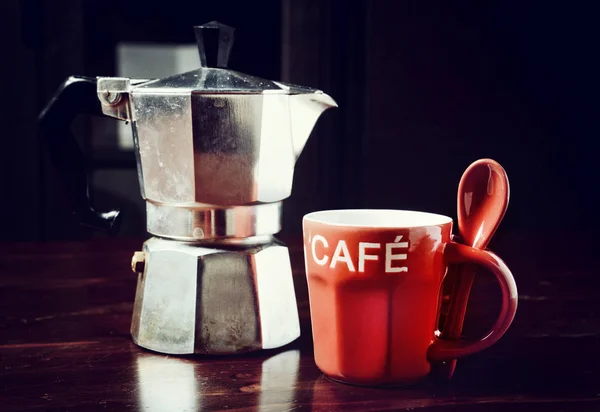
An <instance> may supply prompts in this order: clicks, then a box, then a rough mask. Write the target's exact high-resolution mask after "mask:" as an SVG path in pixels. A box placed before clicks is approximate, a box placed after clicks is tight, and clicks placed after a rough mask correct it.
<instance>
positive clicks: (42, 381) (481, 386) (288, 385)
mask: <svg viewBox="0 0 600 412" xmlns="http://www.w3.org/2000/svg"><path fill="white" fill-rule="evenodd" d="M593 235H594V234H593V233H587V234H586V233H573V232H571V233H562V234H561V233H548V234H526V233H502V232H499V233H498V235H497V236H496V238H495V239H494V240H493V242H492V244H491V245H490V247H491V248H492V249H493V250H494V251H495V252H497V253H498V254H499V255H500V256H502V257H503V258H504V260H505V261H506V262H507V264H508V265H509V266H510V267H511V269H512V270H513V272H514V275H515V278H516V280H517V283H518V286H519V295H520V303H519V309H518V313H517V317H516V318H515V321H514V323H513V326H512V327H511V329H510V330H509V332H508V333H507V335H506V336H505V337H504V338H503V339H501V340H500V342H499V343H498V344H496V345H495V346H494V347H492V348H490V349H488V350H487V351H485V352H482V353H479V354H476V355H473V356H471V357H469V358H466V359H463V360H460V361H459V363H458V366H457V371H456V374H455V376H454V378H453V379H452V381H450V382H446V383H444V382H437V381H436V380H435V379H433V378H431V379H427V380H425V381H424V382H422V383H421V384H419V385H415V386H412V387H407V388H395V389H376V388H363V387H355V386H349V385H344V384H339V383H334V382H332V381H330V380H328V379H327V378H325V377H323V375H322V374H321V373H320V372H319V370H318V369H317V368H316V366H315V364H314V362H313V358H312V341H311V336H310V335H311V334H310V316H309V310H308V309H309V308H308V301H307V290H306V283H305V280H304V272H303V259H302V254H301V253H302V252H301V248H299V243H298V241H297V239H292V240H291V241H288V244H291V245H292V247H291V249H292V262H293V265H294V268H295V270H294V275H295V281H296V288H297V295H298V300H299V307H300V312H301V322H302V336H301V337H300V338H299V339H298V340H297V341H295V342H293V343H292V344H290V345H289V346H288V347H285V348H281V349H279V350H272V351H265V352H261V353H254V354H251V355H243V356H232V357H204V356H202V357H174V356H165V355H161V354H156V353H151V352H148V351H146V350H143V349H141V348H139V347H137V346H136V345H135V344H134V343H133V342H132V341H131V339H130V335H129V322H130V316H131V311H132V302H133V298H134V292H135V281H136V279H135V276H134V275H133V274H132V273H131V271H130V269H129V262H130V258H131V254H132V252H133V251H134V250H136V249H138V248H139V246H140V242H139V241H133V240H119V241H116V240H95V241H88V242H79V243H74V242H72V243H68V242H65V243H46V244H43V243H4V244H1V245H0V410H1V411H97V410H98V411H113V410H114V411H129V410H132V411H142V410H143V411H184V410H185V411H196V410H259V411H287V410H314V411H337V410H353V411H375V410H435V411H484V410H485V411H505V410H506V411H532V410H535V411H598V410H600V378H599V377H598V370H599V369H600V356H599V355H598V350H599V349H600V339H599V336H600V335H599V334H600V316H599V311H598V309H599V307H598V304H597V294H598V291H599V290H600V289H599V288H598V286H600V282H599V281H598V277H599V276H600V275H599V274H598V270H597V264H596V263H597V252H596V250H597V247H596V245H595V243H594V242H593V241H592V240H593ZM497 302H498V296H497V290H496V288H495V285H494V283H493V282H492V281H491V276H489V275H487V274H485V273H482V274H478V277H477V280H476V284H475V288H474V291H473V295H472V300H471V301H470V307H469V314H468V317H467V322H466V330H465V334H466V335H467V336H471V337H472V336H475V335H477V334H478V333H481V332H482V331H485V329H486V327H487V326H489V324H490V322H491V321H492V319H493V317H494V316H495V314H496V311H497V309H498V308H497V305H496V304H497Z"/></svg>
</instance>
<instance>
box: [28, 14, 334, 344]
mask: <svg viewBox="0 0 600 412" xmlns="http://www.w3.org/2000/svg"><path fill="white" fill-rule="evenodd" d="M195 33H196V39H197V43H198V50H199V54H200V62H201V67H200V68H199V69H198V70H194V71H190V72H187V73H183V74H177V75H174V76H171V77H167V78H163V79H158V80H148V79H128V78H115V77H98V78H94V79H92V78H85V77H70V78H69V79H67V81H65V82H64V83H63V85H62V86H61V88H60V89H59V90H58V92H57V93H56V94H55V96H54V97H53V98H52V101H51V102H50V103H49V104H48V106H47V107H46V108H45V109H44V111H43V112H42V114H41V115H40V125H41V129H42V131H43V134H44V136H46V139H47V140H48V143H49V144H48V145H47V147H48V150H49V151H50V153H51V155H52V158H53V160H54V163H55V165H56V166H57V167H58V169H59V171H60V172H61V174H62V179H63V180H64V181H65V183H66V184H67V187H68V189H69V190H68V191H69V193H70V195H71V198H72V201H73V205H74V209H75V212H76V213H77V214H78V216H79V218H80V220H81V222H82V224H84V225H87V226H90V227H93V228H95V229H100V230H105V231H109V232H115V231H117V230H118V223H119V218H120V215H119V211H118V210H114V211H109V212H98V211H96V210H94V208H93V207H92V206H91V203H90V200H89V196H88V184H87V178H86V175H85V171H84V170H85V164H84V163H83V157H82V155H81V152H80V150H79V148H78V146H77V144H76V143H75V140H74V139H73V138H72V136H71V137H69V135H70V132H69V124H70V121H71V120H72V119H73V118H74V117H75V116H76V115H78V114H81V113H86V112H87V113H92V114H104V115H108V116H112V117H115V118H117V119H121V120H125V121H128V122H130V123H131V129H132V135H133V141H134V146H135V154H136V157H137V170H138V177H139V183H140V188H141V194H142V197H143V198H144V199H145V200H146V215H147V216H146V218H147V231H148V232H149V233H151V234H152V235H154V236H155V237H153V238H150V239H149V240H147V241H146V242H145V243H144V247H143V248H142V250H141V251H138V252H136V253H135V254H134V258H133V260H132V266H133V269H134V271H135V272H136V273H138V274H139V278H138V287H137V292H136V302H135V305H134V313H133V320H132V327H131V329H132V335H133V338H134V340H135V341H136V343H138V344H139V345H140V346H143V347H146V348H149V349H153V350H156V351H160V352H165V353H194V352H195V353H237V352H242V351H248V350H255V349H260V348H272V347H277V346H281V345H284V344H286V343H289V341H291V340H293V339H295V338H296V337H298V335H299V333H300V330H299V324H298V314H297V308H296V300H295V295H294V289H293V280H292V277H291V266H290V264H289V254H288V251H287V248H286V247H285V245H283V244H282V243H281V242H280V241H278V240H276V239H275V238H273V235H274V234H276V233H277V232H279V231H280V230H281V212H282V209H281V207H282V201H283V200H284V199H285V198H287V197H288V196H289V195H290V193H291V189H292V182H293V175H294V165H295V162H296V159H297V158H298V156H299V155H300V153H301V151H302V149H303V147H304V145H305V143H306V141H307V139H308V137H309V135H310V133H311V131H312V129H313V127H314V125H315V123H316V121H317V120H318V118H319V117H320V115H321V114H322V113H323V112H324V111H325V110H326V109H328V108H331V107H336V106H337V105H336V103H335V102H334V101H333V99H332V98H331V97H329V96H328V95H327V94H325V93H323V92H321V91H319V90H315V89H311V88H307V87H302V86H296V85H292V84H287V83H283V82H277V81H271V80H265V79H260V78H257V77H253V76H249V75H247V74H243V73H240V72H237V71H233V70H230V69H227V68H226V66H227V61H228V58H229V53H230V50H231V46H232V42H233V37H234V36H233V34H234V33H233V29H232V28H231V27H229V26H225V25H222V24H220V23H217V22H211V23H208V24H205V25H202V26H197V27H195ZM209 37H210V38H213V39H214V43H210V42H209ZM211 50H212V51H214V53H212V54H211V53H209V51H211Z"/></svg>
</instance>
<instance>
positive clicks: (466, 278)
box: [435, 264, 475, 380]
mask: <svg viewBox="0 0 600 412" xmlns="http://www.w3.org/2000/svg"><path fill="white" fill-rule="evenodd" d="M474 278H475V267H474V266H473V265H469V264H463V265H459V266H457V267H456V269H455V270H453V271H452V272H449V273H448V275H447V281H448V282H450V302H449V305H448V312H447V313H448V315H447V317H446V321H445V322H444V327H443V330H442V332H441V334H440V339H447V340H457V339H459V338H460V335H461V333H462V329H463V325H464V321H465V315H466V313H467V303H468V301H469V294H470V292H471V287H472V285H473V280H474ZM455 370H456V359H453V360H450V361H447V362H444V363H440V364H439V365H436V367H435V375H436V377H438V378H441V379H446V380H448V379H450V378H452V376H453V375H454V371H455Z"/></svg>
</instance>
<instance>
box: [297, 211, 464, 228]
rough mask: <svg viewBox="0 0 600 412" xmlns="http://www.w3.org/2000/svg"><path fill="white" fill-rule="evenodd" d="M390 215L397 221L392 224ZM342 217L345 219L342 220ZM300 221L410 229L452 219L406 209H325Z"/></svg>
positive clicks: (449, 221)
mask: <svg viewBox="0 0 600 412" xmlns="http://www.w3.org/2000/svg"><path fill="white" fill-rule="evenodd" d="M345 215H346V216H345ZM392 215H393V217H395V218H396V219H399V220H396V221H395V222H394V220H393V218H392ZM344 217H345V218H347V219H346V220H343V218H344ZM365 217H368V219H365ZM360 218H363V219H364V220H363V222H360V221H358V220H359V219H360ZM369 219H371V220H369ZM302 221H303V222H313V223H320V224H324V225H327V226H336V227H350V228H373V229H412V228H419V227H431V226H440V225H445V224H448V223H452V222H453V219H452V218H451V217H449V216H445V215H441V214H437V213H430V212H423V211H418V210H406V209H326V210H317V211H314V212H310V213H308V214H306V215H304V217H303V218H302ZM405 222H407V223H405Z"/></svg>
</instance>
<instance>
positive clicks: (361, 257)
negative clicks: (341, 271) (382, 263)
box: [358, 242, 381, 272]
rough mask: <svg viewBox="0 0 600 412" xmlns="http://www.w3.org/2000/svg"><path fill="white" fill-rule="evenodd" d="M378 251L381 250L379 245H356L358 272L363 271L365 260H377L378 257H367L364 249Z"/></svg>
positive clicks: (365, 243)
mask: <svg viewBox="0 0 600 412" xmlns="http://www.w3.org/2000/svg"><path fill="white" fill-rule="evenodd" d="M367 248H369V249H379V248H381V243H367V242H360V243H359V244H358V271H359V272H364V271H365V260H379V256H377V255H367V254H366V253H365V249H367Z"/></svg>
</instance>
